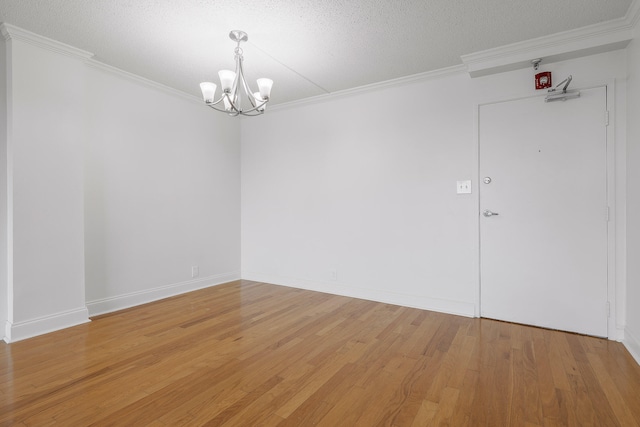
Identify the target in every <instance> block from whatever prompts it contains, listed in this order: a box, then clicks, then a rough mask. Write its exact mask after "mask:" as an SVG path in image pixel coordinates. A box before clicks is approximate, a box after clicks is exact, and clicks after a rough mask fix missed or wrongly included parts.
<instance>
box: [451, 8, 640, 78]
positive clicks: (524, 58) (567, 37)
mask: <svg viewBox="0 0 640 427" xmlns="http://www.w3.org/2000/svg"><path fill="white" fill-rule="evenodd" d="M638 3H639V0H633V3H632V4H631V6H630V7H629V10H628V11H627V13H626V15H625V16H624V17H622V18H618V19H613V20H610V21H607V22H602V23H599V24H593V25H589V26H586V27H582V28H577V29H574V30H569V31H564V32H561V33H556V34H551V35H548V36H542V37H538V38H535V39H530V40H525V41H523V42H518V43H512V44H508V45H505V46H500V47H497V48H493V49H487V50H483V51H479V52H475V53H470V54H468V55H462V56H461V57H460V59H462V62H463V64H464V65H465V66H466V67H467V70H468V72H469V75H471V77H481V76H486V75H490V74H495V73H502V72H505V71H512V70H517V69H521V68H526V67H531V60H532V59H536V58H542V59H543V60H544V63H549V62H557V61H564V60H567V59H573V58H578V57H581V56H587V55H593V54H597V53H603V52H608V51H612V50H617V49H624V48H625V47H626V46H627V45H628V44H629V42H630V41H631V40H632V39H633V32H634V26H635V25H636V24H637V22H638V20H639V15H640V12H639V9H640V8H639V6H638Z"/></svg>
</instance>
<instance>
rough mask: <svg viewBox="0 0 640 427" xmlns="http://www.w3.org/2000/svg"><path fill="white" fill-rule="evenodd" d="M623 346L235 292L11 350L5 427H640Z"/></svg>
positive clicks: (2, 413) (251, 287) (206, 294)
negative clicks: (109, 426) (58, 426)
mask: <svg viewBox="0 0 640 427" xmlns="http://www.w3.org/2000/svg"><path fill="white" fill-rule="evenodd" d="M639 395H640V366H638V364H637V363H636V362H635V361H634V360H633V358H632V357H631V356H630V355H629V353H628V352H627V351H626V349H625V348H624V346H622V345H621V344H620V343H617V342H612V341H608V340H603V339H601V338H593V337H587V336H581V335H576V334H569V333H563V332H558V331H550V330H545V329H539V328H534V327H530V326H524V325H516V324H510V323H505V322H498V321H493V320H489V319H470V318H464V317H459V316H452V315H447V314H442V313H435V312H429V311H424V310H418V309H412V308H407V307H399V306H394V305H390V304H384V303H377V302H372V301H365V300H359V299H353V298H347V297H342V296H335V295H329V294H323V293H317V292H311V291H306V290H301V289H292V288H287V287H283V286H275V285H268V284H264V283H259V282H254V281H235V282H230V283H227V284H224V285H220V286H215V287H212V288H208V289H203V290H200V291H196V292H191V293H188V294H183V295H179V296H176V297H173V298H168V299H166V300H162V301H157V302H153V303H150V304H146V305H143V306H139V307H133V308H130V309H126V310H122V311H119V312H115V313H109V314H105V315H102V316H97V317H95V318H94V319H93V321H92V322H90V323H88V324H83V325H79V326H77V327H74V328H69V329H66V330H63V331H59V332H54V333H51V334H48V335H44V336H41V337H36V338H32V339H29V340H25V341H21V342H17V343H13V344H4V343H2V344H0V426H5V425H6V426H21V425H24V426H27V425H28V426H33V425H37V426H46V425H54V424H56V425H72V426H85V425H96V426H108V425H117V426H120V425H153V426H180V425H186V426H199V425H212V426H213V425H225V426H246V425H252V426H253V425H255V426H258V425H262V426H302V425H304V426H306V425H319V426H329V427H335V426H342V425H345V426H347V425H348V426H352V425H360V426H367V427H369V426H374V425H386V426H395V427H403V426H412V425H414V426H430V425H452V426H456V427H458V426H476V425H477V426H487V425H491V426H503V425H504V426H509V425H513V426H617V425H619V426H632V427H633V426H640V399H639V398H638V396H639Z"/></svg>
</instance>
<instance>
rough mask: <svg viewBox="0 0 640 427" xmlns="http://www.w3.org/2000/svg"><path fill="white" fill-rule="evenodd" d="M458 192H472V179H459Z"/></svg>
mask: <svg viewBox="0 0 640 427" xmlns="http://www.w3.org/2000/svg"><path fill="white" fill-rule="evenodd" d="M456 184H457V187H456V188H457V192H458V194H471V181H470V180H469V181H457V183H456Z"/></svg>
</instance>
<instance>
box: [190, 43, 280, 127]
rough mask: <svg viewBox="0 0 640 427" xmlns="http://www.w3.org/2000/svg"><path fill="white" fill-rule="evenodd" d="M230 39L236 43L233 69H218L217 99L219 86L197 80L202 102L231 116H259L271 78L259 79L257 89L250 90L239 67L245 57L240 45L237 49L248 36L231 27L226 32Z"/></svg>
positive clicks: (265, 101)
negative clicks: (230, 29)
mask: <svg viewBox="0 0 640 427" xmlns="http://www.w3.org/2000/svg"><path fill="white" fill-rule="evenodd" d="M229 38H230V39H231V40H233V41H234V42H236V43H238V46H237V47H236V48H235V50H234V52H235V61H236V71H235V72H234V71H231V70H220V71H219V72H218V76H219V77H220V88H221V89H222V95H221V96H220V98H219V99H218V100H216V99H215V97H216V89H217V88H218V86H217V85H216V84H215V83H211V82H203V83H200V90H202V97H203V98H204V102H205V103H206V104H207V105H208V106H209V107H211V108H213V109H214V110H216V111H221V112H223V113H227V114H229V115H230V116H239V115H243V116H257V115H260V114H262V113H264V110H265V108H266V106H267V102H269V97H270V96H271V86H273V80H271V79H264V78H262V79H258V81H257V82H258V92H251V90H250V89H249V85H248V84H247V81H246V79H245V77H244V69H243V68H242V61H243V60H244V57H243V56H242V48H240V43H242V42H246V41H247V40H249V37H248V36H247V33H245V32H244V31H240V30H233V31H231V32H230V33H229ZM240 88H242V91H240ZM243 98H244V100H243ZM243 102H245V103H247V102H248V104H245V105H246V106H247V109H246V110H243V109H242V103H243Z"/></svg>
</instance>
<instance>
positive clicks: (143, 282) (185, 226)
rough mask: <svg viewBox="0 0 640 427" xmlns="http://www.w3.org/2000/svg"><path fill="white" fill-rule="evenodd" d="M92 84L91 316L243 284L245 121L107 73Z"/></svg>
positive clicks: (88, 180) (88, 176) (94, 73)
mask: <svg viewBox="0 0 640 427" xmlns="http://www.w3.org/2000/svg"><path fill="white" fill-rule="evenodd" d="M88 84H89V87H90V88H91V90H90V91H88V92H87V93H88V94H89V95H90V99H89V102H88V104H89V108H88V124H89V137H88V140H87V145H86V173H85V200H86V211H85V217H86V228H85V230H86V236H85V243H86V269H87V276H86V285H87V301H88V306H89V310H90V313H91V314H96V313H101V312H105V311H111V310H114V309H118V308H123V307H127V306H131V305H135V304H139V303H141V302H145V301H150V300H153V299H157V298H160V297H165V296H168V295H173V294H176V293H179V292H185V291H188V290H192V289H196V288H200V287H204V286H210V285H212V284H216V283H222V282H226V281H230V280H234V279H237V278H239V277H240V148H239V145H240V144H239V125H238V123H237V120H234V119H233V118H230V117H227V116H225V115H223V114H220V113H217V112H215V111H212V110H210V109H209V108H207V107H206V106H205V105H204V103H201V102H198V100H195V99H185V98H183V97H179V96H177V95H173V94H170V93H167V92H164V91H161V90H158V89H157V88H154V87H150V86H148V85H145V84H142V83H140V82H138V81H135V80H132V79H127V78H123V77H122V76H121V75H119V74H118V73H113V72H110V71H107V70H105V69H103V68H91V69H90V70H89V73H88ZM196 265H197V266H198V267H199V277H197V278H195V279H192V277H191V267H192V266H196Z"/></svg>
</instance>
